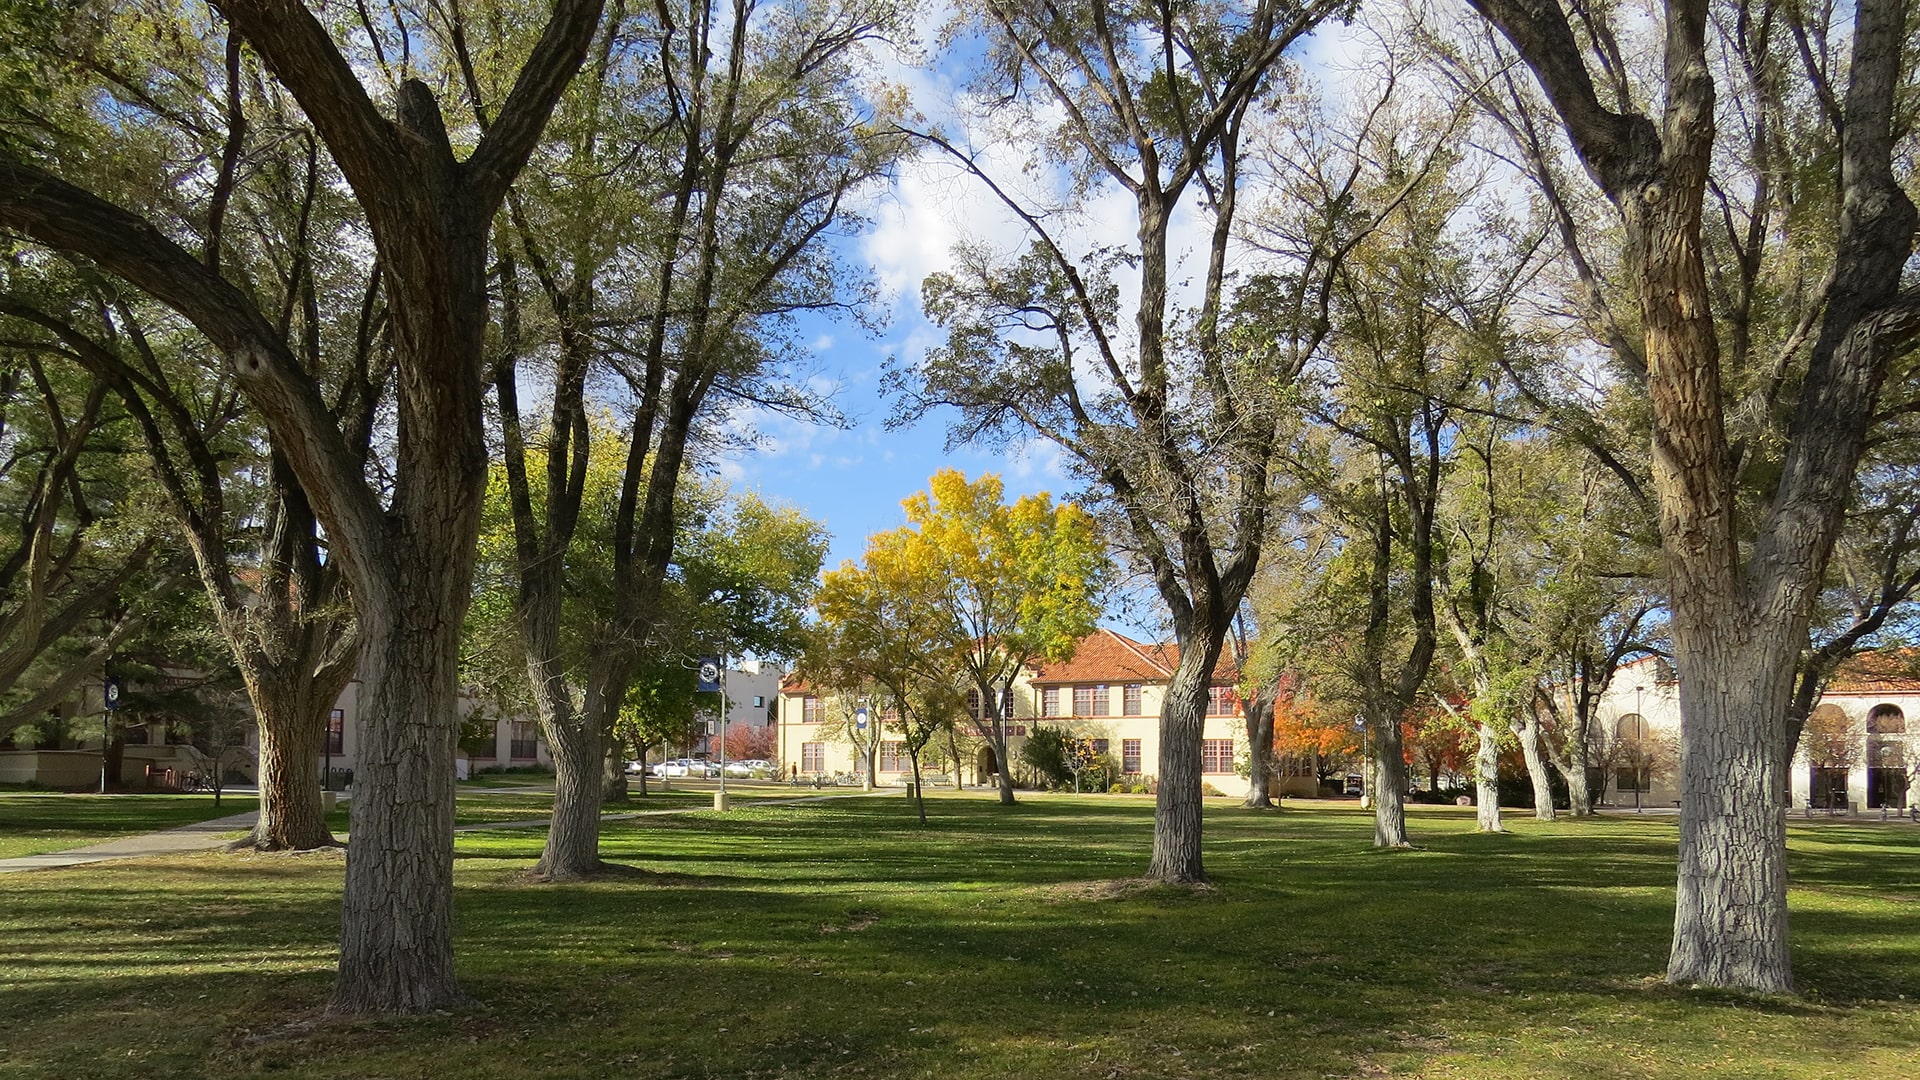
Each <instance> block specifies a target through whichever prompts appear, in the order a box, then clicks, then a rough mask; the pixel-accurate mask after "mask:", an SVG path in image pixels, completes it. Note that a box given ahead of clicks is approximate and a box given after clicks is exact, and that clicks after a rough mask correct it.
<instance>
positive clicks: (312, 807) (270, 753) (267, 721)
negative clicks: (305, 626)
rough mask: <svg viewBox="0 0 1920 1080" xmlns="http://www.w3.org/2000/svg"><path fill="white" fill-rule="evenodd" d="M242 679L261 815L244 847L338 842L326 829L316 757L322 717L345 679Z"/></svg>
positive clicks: (292, 847) (324, 724)
mask: <svg viewBox="0 0 1920 1080" xmlns="http://www.w3.org/2000/svg"><path fill="white" fill-rule="evenodd" d="M296 679H297V680H298V683H299V685H287V684H285V683H284V682H282V680H280V679H278V678H271V679H270V680H257V679H251V678H250V679H248V680H247V692H248V696H249V697H250V698H251V699H252V701H253V711H254V716H255V717H256V719H257V720H258V723H259V731H260V758H259V781H260V817H259V820H258V821H256V822H255V824H254V827H253V836H252V838H251V839H250V841H249V845H250V846H251V847H253V848H254V849H256V850H259V851H306V850H308V849H310V848H319V847H329V846H331V845H333V844H335V843H337V841H335V840H334V838H333V833H332V832H331V831H330V830H328V828H327V820H326V813H325V809H324V807H323V806H322V804H321V798H320V789H321V782H320V773H319V770H318V769H316V768H315V765H317V764H318V763H319V761H320V759H321V749H322V745H323V743H324V741H325V739H326V736H327V716H328V714H329V713H330V712H331V711H332V708H333V703H334V701H335V700H336V699H337V698H338V697H339V696H340V691H341V690H342V689H344V688H345V686H346V682H347V679H346V678H344V677H341V678H339V679H337V680H328V681H327V682H326V683H325V684H321V683H318V682H316V681H314V680H311V679H305V678H299V677H298V676H296Z"/></svg>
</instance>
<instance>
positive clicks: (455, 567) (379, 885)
mask: <svg viewBox="0 0 1920 1080" xmlns="http://www.w3.org/2000/svg"><path fill="white" fill-rule="evenodd" d="M476 397H477V395H476ZM475 404H476V406H477V405H478V402H477V401H476V402H475ZM475 419H476V420H477V419H478V414H477V412H476V414H475ZM483 462H484V459H480V461H479V462H476V464H479V463H483ZM477 489H478V485H477V484H475V485H473V487H472V488H471V489H469V491H470V492H471V493H473V494H477ZM468 501H469V503H470V505H471V506H472V507H474V508H475V509H477V508H478V505H479V500H478V498H471V499H469V500H468ZM476 524H477V522H476ZM403 542H404V541H403ZM407 546H408V547H410V548H411V549H412V554H413V557H412V558H411V559H409V560H408V566H407V567H406V569H407V571H410V572H408V573H405V574H404V576H402V578H401V581H400V582H399V583H397V587H395V588H394V589H392V590H391V591H390V592H388V593H385V594H381V593H378V592H375V591H373V590H357V595H360V594H364V595H361V628H362V639H361V641H362V643H361V650H360V680H361V682H360V686H361V699H360V700H361V702H362V705H363V708H362V710H361V713H360V720H359V726H358V732H359V739H358V744H359V753H358V756H357V757H356V759H355V762H354V794H353V829H352V830H351V832H350V834H349V837H348V844H347V875H346V889H345V891H344V893H343V895H342V898H341V918H340V968H339V976H338V980H337V982H336V983H335V987H334V995H333V1001H332V1003H331V1005H330V1008H331V1009H332V1011H334V1012H339V1013H365V1012H427V1011H431V1010H434V1009H443V1008H447V1007H449V1006H451V1005H455V1004H458V1003H460V1002H461V1001H462V1000H463V999H462V996H461V994H460V991H459V988H458V986H457V984H456V983H455V981H454V971H453V782H454V769H453V761H454V750H455V747H456V744H457V742H458V738H459V729H460V725H459V718H458V716H457V715H456V704H455V703H456V700H457V695H458V691H459V663H460V648H459V645H460V639H459V635H458V633H457V632H450V630H449V628H450V627H451V628H456V629H457V628H458V627H459V625H460V619H461V616H462V615H463V614H464V612H465V607H466V596H467V592H468V586H469V584H470V582H471V576H472V574H471V567H472V555H471V552H472V550H473V549H472V546H471V545H467V546H466V547H465V550H466V551H467V552H468V553H469V554H468V556H467V558H466V559H464V560H462V559H461V558H459V557H458V555H457V554H455V555H453V556H452V557H449V554H448V552H447V550H446V548H445V546H444V545H443V544H438V543H434V544H422V543H419V542H418V541H417V540H416V543H414V544H409V545H407ZM403 597H404V598H407V599H405V600H403V599H402V598H403ZM435 597H437V598H438V601H439V602H438V603H437V604H429V603H427V602H426V600H427V599H428V598H435ZM415 598H418V600H417V601H416V602H409V601H412V600H414V599H415Z"/></svg>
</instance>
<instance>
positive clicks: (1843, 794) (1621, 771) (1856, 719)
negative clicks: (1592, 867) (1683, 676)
mask: <svg viewBox="0 0 1920 1080" xmlns="http://www.w3.org/2000/svg"><path fill="white" fill-rule="evenodd" d="M1911 660H1912V658H1911V657H1909V656H1905V655H1902V654H1887V653H1868V654H1864V655H1861V656H1857V657H1854V658H1853V659H1851V660H1849V661H1847V662H1846V663H1845V664H1843V665H1841V667H1840V670H1839V671H1837V672H1836V673H1835V674H1834V676H1833V678H1832V680H1831V681H1830V682H1829V683H1828V685H1827V689H1826V692H1825V693H1824V694H1822V695H1821V698H1820V702H1819V704H1818V705H1817V706H1815V708H1814V710H1813V715H1812V716H1811V717H1810V718H1809V719H1808V723H1807V730H1806V732H1805V733H1804V734H1803V735H1802V736H1801V739H1800V742H1799V745H1798V746H1797V747H1795V749H1794V757H1793V763H1792V767H1791V769H1790V770H1789V773H1788V777H1789V786H1790V789H1791V792H1792V806H1793V808H1794V809H1795V810H1797V811H1804V810H1807V809H1808V808H1813V809H1822V810H1828V809H1830V810H1849V811H1852V812H1856V813H1867V812H1871V813H1875V814H1878V813H1880V812H1881V811H1883V810H1884V811H1888V812H1892V811H1896V810H1904V809H1906V808H1908V807H1911V806H1912V805H1914V802H1915V796H1916V794H1920V793H1916V792H1914V791H1913V788H1912V782H1913V779H1914V776H1915V774H1916V772H1920V741H1916V739H1915V738H1914V735H1912V734H1910V733H1909V726H1908V725H1909V722H1910V721H1911V720H1913V719H1915V718H1920V677H1917V676H1916V675H1915V673H1914V670H1913V669H1914V665H1913V664H1912V662H1911ZM1679 690H1680V687H1679V683H1678V682H1677V681H1676V679H1675V675H1674V672H1673V669H1672V667H1671V666H1670V665H1668V664H1667V663H1666V662H1665V661H1663V660H1658V659H1655V658H1647V659H1643V660H1638V661H1635V662H1633V663H1631V664H1626V665H1623V666H1622V667H1621V668H1620V669H1619V670H1618V671H1617V672H1615V673H1614V677H1613V682H1612V683H1611V684H1610V685H1609V686H1608V688H1607V692H1606V694H1605V695H1604V696H1603V697H1602V698H1601V703H1600V713H1599V719H1600V722H1601V727H1602V733H1601V737H1602V745H1603V752H1604V757H1605V762H1606V787H1605V790H1604V792H1603V793H1602V792H1601V791H1600V790H1599V789H1598V788H1596V794H1597V795H1599V797H1600V798H1601V800H1602V801H1603V802H1608V803H1611V804H1613V805H1615V806H1636V805H1638V806H1673V805H1676V804H1677V803H1678V801H1679V799H1680V777H1679V773H1678V761H1679V758H1678V750H1679V733H1680V698H1679Z"/></svg>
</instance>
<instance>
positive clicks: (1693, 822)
mask: <svg viewBox="0 0 1920 1080" xmlns="http://www.w3.org/2000/svg"><path fill="white" fill-rule="evenodd" d="M1737 620H1738V616H1737V615H1734V614H1732V613H1727V614H1726V615H1723V616H1722V618H1721V620H1720V621H1719V622H1718V624H1717V625H1711V626H1706V627H1702V626H1697V625H1689V624H1687V623H1683V622H1681V621H1680V620H1676V621H1675V623H1674V637H1673V641H1674V660H1675V662H1676V665H1677V666H1678V667H1679V669H1680V671H1681V673H1682V678H1681V681H1680V716H1681V728H1682V733H1683V734H1682V741H1681V753H1680V790H1681V805H1680V851H1679V888H1678V891H1677V894H1676V897H1675V916H1674V926H1673V950H1672V953H1671V955H1670V956H1669V958H1668V963H1667V978H1668V979H1669V980H1670V981H1672V982H1676V983H1683V984H1688V983H1701V984H1705V985H1708V986H1739V987H1745V988H1748V989H1753V990H1761V991H1765V992H1773V993H1785V992H1788V991H1790V990H1792V988H1793V984H1792V978H1791V968H1790V966H1789V963H1790V953H1789V951H1788V946H1787V866H1786V818H1785V813H1784V810H1785V806H1786V804H1785V802H1784V801H1783V799H1782V793H1781V789H1780V785H1779V784H1778V782H1777V762H1778V760H1779V758H1780V756H1781V752H1782V743H1783V742H1784V734H1785V732H1784V729H1783V725H1782V724H1781V723H1780V719H1781V717H1783V716H1784V715H1785V713H1786V706H1787V702H1788V700H1789V698H1790V697H1791V694H1792V685H1793V683H1792V679H1793V671H1794V661H1795V659H1796V655H1795V654H1796V652H1797V649H1796V648H1794V645H1795V644H1797V643H1798V641H1799V640H1801V639H1800V637H1799V636H1798V635H1796V634H1794V633H1793V632H1792V631H1793V630H1794V627H1792V626H1791V625H1780V624H1778V623H1775V624H1771V625H1767V624H1763V625H1760V626H1752V625H1748V626H1744V627H1743V626H1740V625H1739V624H1738V621H1737ZM1801 633H1804V630H1803V631H1801Z"/></svg>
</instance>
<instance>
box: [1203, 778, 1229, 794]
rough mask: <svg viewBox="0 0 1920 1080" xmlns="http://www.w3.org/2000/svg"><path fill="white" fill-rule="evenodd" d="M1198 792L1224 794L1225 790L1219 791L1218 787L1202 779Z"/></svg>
mask: <svg viewBox="0 0 1920 1080" xmlns="http://www.w3.org/2000/svg"><path fill="white" fill-rule="evenodd" d="M1200 794H1202V795H1225V794H1226V792H1224V791H1221V790H1220V789H1219V788H1217V787H1214V786H1213V785H1212V784H1210V783H1208V782H1206V781H1205V780H1202V781H1201V782H1200Z"/></svg>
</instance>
